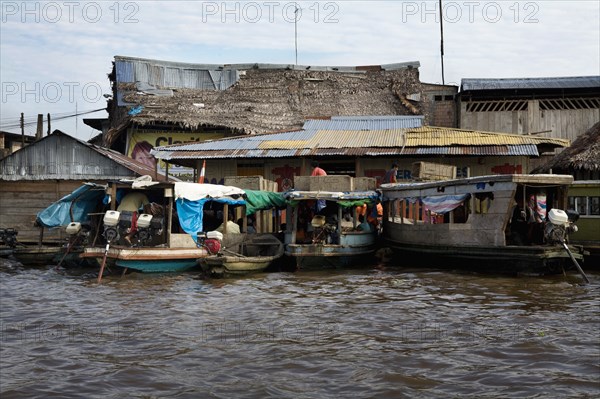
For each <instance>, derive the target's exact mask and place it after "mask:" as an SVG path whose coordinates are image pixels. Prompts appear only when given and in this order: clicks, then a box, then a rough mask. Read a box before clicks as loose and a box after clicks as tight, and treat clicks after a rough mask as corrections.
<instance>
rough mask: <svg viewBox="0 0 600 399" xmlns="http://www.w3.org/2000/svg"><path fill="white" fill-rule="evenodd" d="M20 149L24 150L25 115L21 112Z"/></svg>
mask: <svg viewBox="0 0 600 399" xmlns="http://www.w3.org/2000/svg"><path fill="white" fill-rule="evenodd" d="M21 148H25V114H24V113H22V112H21Z"/></svg>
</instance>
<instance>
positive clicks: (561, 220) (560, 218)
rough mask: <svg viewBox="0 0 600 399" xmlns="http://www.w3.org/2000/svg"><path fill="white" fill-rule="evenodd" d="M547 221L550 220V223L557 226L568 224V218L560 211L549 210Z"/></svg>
mask: <svg viewBox="0 0 600 399" xmlns="http://www.w3.org/2000/svg"><path fill="white" fill-rule="evenodd" d="M548 220H550V223H552V224H555V225H557V226H566V225H568V224H569V217H568V216H567V213H566V212H565V211H563V210H562V209H555V208H553V209H551V210H550V212H548Z"/></svg>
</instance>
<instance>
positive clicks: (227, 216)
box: [223, 204, 229, 235]
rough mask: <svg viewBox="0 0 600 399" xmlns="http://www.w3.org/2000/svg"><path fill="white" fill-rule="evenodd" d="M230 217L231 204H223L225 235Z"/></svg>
mask: <svg viewBox="0 0 600 399" xmlns="http://www.w3.org/2000/svg"><path fill="white" fill-rule="evenodd" d="M228 219H229V204H223V235H225V234H227V220H228Z"/></svg>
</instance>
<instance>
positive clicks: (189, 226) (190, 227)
mask: <svg viewBox="0 0 600 399" xmlns="http://www.w3.org/2000/svg"><path fill="white" fill-rule="evenodd" d="M209 201H214V202H219V203H221V204H229V205H244V204H245V203H246V201H244V200H243V199H242V198H240V199H232V198H202V199H199V200H196V201H191V200H188V199H185V198H178V199H177V200H176V201H175V205H176V206H177V215H178V216H179V225H180V226H181V228H182V229H183V231H185V232H186V233H188V234H189V235H191V236H192V238H193V239H194V241H197V239H198V237H197V235H198V233H199V232H201V231H202V229H203V226H202V216H203V215H202V214H203V210H204V204H206V203H207V202H209ZM225 217H227V216H225Z"/></svg>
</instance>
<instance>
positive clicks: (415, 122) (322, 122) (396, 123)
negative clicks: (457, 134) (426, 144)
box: [303, 115, 423, 130]
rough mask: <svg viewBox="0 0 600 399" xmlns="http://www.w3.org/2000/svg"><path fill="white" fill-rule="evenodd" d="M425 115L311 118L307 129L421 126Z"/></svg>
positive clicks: (306, 124)
mask: <svg viewBox="0 0 600 399" xmlns="http://www.w3.org/2000/svg"><path fill="white" fill-rule="evenodd" d="M422 125H423V116H421V115H419V116H394V115H392V116H352V117H332V118H331V119H311V120H308V121H306V122H304V126H303V128H304V129H305V130H385V129H402V128H414V127H421V126H422Z"/></svg>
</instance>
